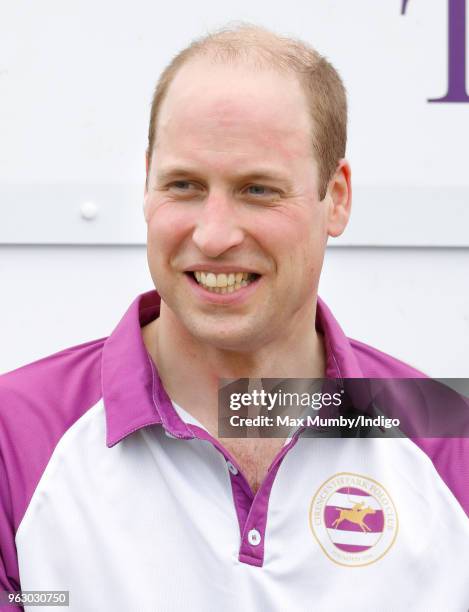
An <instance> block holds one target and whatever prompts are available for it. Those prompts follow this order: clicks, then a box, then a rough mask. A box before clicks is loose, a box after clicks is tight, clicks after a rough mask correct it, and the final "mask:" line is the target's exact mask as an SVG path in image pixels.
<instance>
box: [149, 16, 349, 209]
mask: <svg viewBox="0 0 469 612" xmlns="http://www.w3.org/2000/svg"><path fill="white" fill-rule="evenodd" d="M201 56H208V57H209V58H211V59H212V60H213V61H218V62H220V63H234V62H235V61H239V60H243V59H244V60H247V62H248V65H250V66H251V67H253V68H260V69H262V68H270V69H275V70H277V71H279V72H283V73H287V74H293V75H296V76H297V78H298V79H299V82H300V85H301V86H302V89H303V91H304V92H305V95H306V101H307V104H308V107H309V112H310V117H311V119H312V128H313V127H314V131H313V129H312V134H311V137H312V150H313V155H314V156H315V159H316V161H317V163H318V168H319V194H320V199H321V200H322V199H323V198H324V196H325V195H326V191H327V185H328V183H329V181H330V179H331V178H332V176H333V174H334V172H335V171H336V169H337V165H338V163H339V161H340V159H342V158H343V157H344V156H345V148H346V143H347V95H346V91H345V87H344V85H343V83H342V80H341V78H340V76H339V74H338V72H337V71H336V69H335V68H334V67H333V66H332V64H330V63H329V62H328V61H327V60H326V59H325V58H324V57H323V56H322V55H320V54H319V53H318V52H317V51H316V50H315V49H314V48H313V47H311V46H310V45H309V44H307V43H305V42H303V41H301V40H299V39H296V38H289V37H286V36H280V35H278V34H275V33H273V32H271V31H270V30H267V29H266V28H263V27H261V26H257V25H253V24H250V23H246V22H235V24H234V25H230V24H229V25H227V26H224V27H223V28H221V29H219V30H216V31H213V32H211V33H209V34H207V35H205V36H203V37H201V38H197V39H195V40H194V41H193V42H192V43H191V44H190V45H189V46H188V47H186V48H185V49H183V50H182V51H180V52H179V53H178V54H177V55H176V56H175V57H174V58H173V59H172V61H171V62H170V64H169V65H168V66H167V67H166V68H165V69H164V71H163V72H162V74H161V76H160V78H159V80H158V82H157V84H156V88H155V92H154V94H153V98H152V103H151V112H150V125H149V130H148V149H147V157H148V159H149V164H150V163H151V157H152V153H153V148H154V146H155V136H156V134H155V132H156V127H157V120H158V113H159V110H160V107H161V104H162V102H163V99H164V98H165V95H166V93H167V91H168V88H169V85H170V84H171V82H172V81H173V79H174V77H175V75H176V73H177V71H178V70H179V68H181V66H183V65H184V64H186V63H188V62H189V61H190V60H191V59H193V58H197V57H201Z"/></svg>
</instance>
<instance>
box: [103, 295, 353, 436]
mask: <svg viewBox="0 0 469 612" xmlns="http://www.w3.org/2000/svg"><path fill="white" fill-rule="evenodd" d="M160 302H161V298H160V296H159V295H158V293H157V292H156V291H155V290H152V291H148V292H147V293H143V294H142V295H139V296H138V297H137V298H136V299H135V300H134V301H133V302H132V304H131V305H130V307H129V308H128V310H127V312H126V313H125V314H124V316H123V318H122V319H121V321H120V322H119V324H118V325H117V327H116V328H115V330H114V331H113V332H112V334H111V335H110V336H109V338H107V340H106V341H105V343H104V347H103V354H102V387H103V402H104V407H105V411H106V431H107V435H106V444H107V446H109V447H111V446H114V445H115V444H117V443H118V442H120V441H121V440H122V439H123V438H125V437H126V436H128V435H129V434H131V433H132V432H134V431H136V430H137V429H140V428H141V427H145V426H147V425H155V424H162V425H163V426H164V427H165V429H166V430H167V431H168V432H169V433H171V434H172V435H174V436H176V437H178V438H193V437H194V434H193V433H192V432H191V430H190V429H189V428H188V427H187V425H186V424H185V423H184V421H182V419H181V418H180V417H179V416H178V414H177V413H176V411H175V410H174V408H173V405H172V403H171V400H170V399H169V397H168V395H167V393H166V391H165V390H164V387H163V385H162V383H161V380H160V378H159V376H158V371H157V369H156V368H155V366H154V364H153V361H152V360H151V358H150V356H149V354H148V352H147V350H146V347H145V344H144V342H143V338H142V333H141V330H140V328H141V327H142V326H143V325H146V324H147V323H150V321H152V320H153V319H156V318H157V317H158V316H159V312H160ZM316 329H317V330H318V331H320V332H322V334H323V335H324V341H325V342H324V343H325V347H326V377H327V378H362V377H363V373H362V371H361V368H360V366H359V364H358V361H357V359H356V356H355V354H354V351H353V348H352V346H351V344H350V342H349V340H348V339H347V337H346V336H345V334H344V332H343V331H342V329H341V328H340V326H339V324H338V323H337V321H336V320H335V319H334V317H333V315H332V313H331V311H330V310H329V308H328V307H327V306H326V305H325V304H324V302H323V301H322V300H321V299H320V298H319V297H318V302H317V310H316Z"/></svg>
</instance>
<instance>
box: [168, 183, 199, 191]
mask: <svg viewBox="0 0 469 612" xmlns="http://www.w3.org/2000/svg"><path fill="white" fill-rule="evenodd" d="M189 185H193V183H191V182H190V181H174V182H173V183H171V184H170V185H168V187H170V188H175V189H176V190H177V191H189V189H188V187H189Z"/></svg>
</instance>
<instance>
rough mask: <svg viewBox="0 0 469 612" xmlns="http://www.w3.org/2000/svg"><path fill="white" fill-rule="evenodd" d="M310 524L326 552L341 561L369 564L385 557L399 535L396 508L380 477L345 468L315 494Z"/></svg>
mask: <svg viewBox="0 0 469 612" xmlns="http://www.w3.org/2000/svg"><path fill="white" fill-rule="evenodd" d="M309 522H310V527H311V530H312V532H313V535H314V537H315V538H316V540H317V542H318V543H319V545H320V547H321V548H322V550H323V551H324V552H325V553H326V555H327V556H328V557H329V559H331V561H334V562H335V563H338V564H339V565H346V566H361V565H369V564H370V563H374V562H375V561H378V559H381V557H383V556H384V555H385V554H386V553H387V552H388V550H389V549H390V548H391V546H392V544H393V543H394V540H395V539H396V535H397V530H398V518H397V512H396V508H395V506H394V503H393V502H392V500H391V497H390V496H389V494H388V493H387V491H386V490H385V488H384V487H383V486H382V485H381V484H379V483H378V482H377V481H376V480H373V479H372V478H368V477H367V476H362V475H360V474H352V473H348V472H343V473H340V474H335V475H334V476H332V477H331V478H329V479H328V480H327V481H326V482H325V483H324V484H322V485H321V487H320V488H319V489H318V491H317V492H316V494H315V495H314V497H313V499H312V501H311V506H310V512H309Z"/></svg>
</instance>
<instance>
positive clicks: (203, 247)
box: [192, 194, 244, 257]
mask: <svg viewBox="0 0 469 612" xmlns="http://www.w3.org/2000/svg"><path fill="white" fill-rule="evenodd" d="M192 240H193V241H194V243H195V244H196V245H197V247H198V248H199V249H200V251H201V252H202V253H203V254H204V255H205V256H207V257H219V256H220V255H222V254H223V253H224V252H225V251H228V250H229V249H231V248H232V247H235V246H238V245H239V244H241V243H242V241H243V240H244V232H243V230H242V229H241V227H240V224H239V218H238V215H237V211H236V209H235V204H234V203H233V202H231V201H230V199H229V198H228V197H226V196H224V195H221V194H218V195H217V194H212V195H210V196H209V197H208V198H207V200H206V201H205V204H204V206H203V208H202V211H201V214H200V216H199V218H198V220H197V224H196V227H195V229H194V232H193V234H192Z"/></svg>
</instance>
